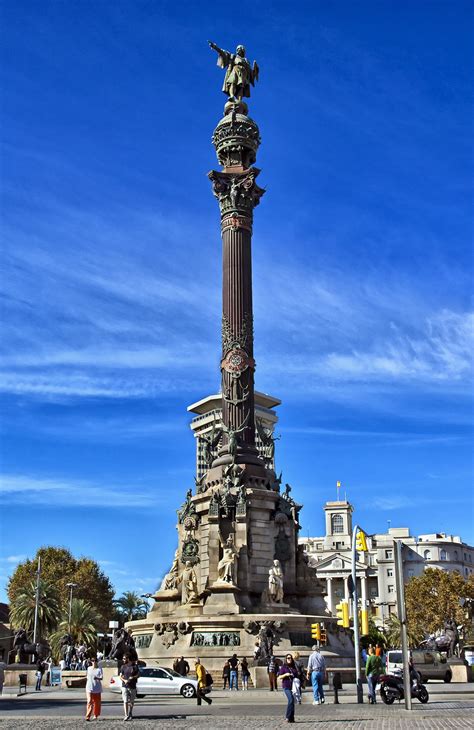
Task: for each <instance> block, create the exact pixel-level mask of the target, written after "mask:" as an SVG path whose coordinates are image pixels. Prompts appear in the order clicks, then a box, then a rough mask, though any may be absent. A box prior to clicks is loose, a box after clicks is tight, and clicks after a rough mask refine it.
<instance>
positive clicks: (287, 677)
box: [278, 654, 298, 722]
mask: <svg viewBox="0 0 474 730" xmlns="http://www.w3.org/2000/svg"><path fill="white" fill-rule="evenodd" d="M278 676H279V678H280V679H281V686H282V688H283V691H284V693H285V695H286V699H287V700H288V702H287V706H286V714H285V719H286V722H294V721H295V698H294V695H293V682H294V681H295V679H296V678H297V677H298V669H297V668H296V664H295V660H294V659H293V655H292V654H287V655H286V659H285V662H284V664H282V666H281V667H280V669H279V670H278Z"/></svg>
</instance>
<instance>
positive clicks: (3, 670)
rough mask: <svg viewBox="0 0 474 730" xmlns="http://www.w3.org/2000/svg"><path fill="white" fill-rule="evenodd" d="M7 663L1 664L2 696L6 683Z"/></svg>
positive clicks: (0, 690) (0, 684) (0, 692)
mask: <svg viewBox="0 0 474 730" xmlns="http://www.w3.org/2000/svg"><path fill="white" fill-rule="evenodd" d="M6 666H7V665H6V664H5V662H0V695H1V694H3V685H4V682H5V669H6Z"/></svg>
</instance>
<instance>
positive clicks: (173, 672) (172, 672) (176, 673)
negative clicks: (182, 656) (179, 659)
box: [162, 667, 183, 677]
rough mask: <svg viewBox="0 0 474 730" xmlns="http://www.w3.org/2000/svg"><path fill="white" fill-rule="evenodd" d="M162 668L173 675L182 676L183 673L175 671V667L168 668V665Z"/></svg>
mask: <svg viewBox="0 0 474 730" xmlns="http://www.w3.org/2000/svg"><path fill="white" fill-rule="evenodd" d="M162 669H164V670H165V672H168V674H171V675H172V676H173V677H182V676H183V675H182V674H179V672H175V671H174V669H168V667H162Z"/></svg>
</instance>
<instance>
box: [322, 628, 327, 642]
mask: <svg viewBox="0 0 474 730" xmlns="http://www.w3.org/2000/svg"><path fill="white" fill-rule="evenodd" d="M326 643H327V635H326V631H325V630H324V629H321V644H326Z"/></svg>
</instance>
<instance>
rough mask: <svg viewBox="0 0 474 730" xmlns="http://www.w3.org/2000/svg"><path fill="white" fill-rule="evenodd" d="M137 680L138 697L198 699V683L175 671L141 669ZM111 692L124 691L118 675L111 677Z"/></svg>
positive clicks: (162, 668) (152, 668) (156, 668)
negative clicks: (166, 696)
mask: <svg viewBox="0 0 474 730" xmlns="http://www.w3.org/2000/svg"><path fill="white" fill-rule="evenodd" d="M138 671H139V677H138V680H137V697H145V695H178V694H180V695H181V696H182V697H186V698H187V699H189V698H191V697H196V691H197V684H198V683H197V681H196V680H195V679H188V678H187V677H183V676H182V675H181V674H178V672H175V671H174V669H168V668H167V667H166V668H165V667H139V668H138ZM109 690H110V691H111V692H121V691H122V680H121V679H120V677H119V676H118V675H115V676H114V677H111V679H110V682H109Z"/></svg>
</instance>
